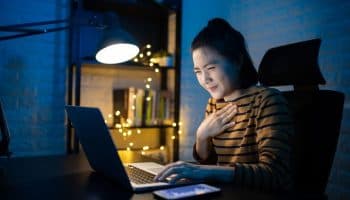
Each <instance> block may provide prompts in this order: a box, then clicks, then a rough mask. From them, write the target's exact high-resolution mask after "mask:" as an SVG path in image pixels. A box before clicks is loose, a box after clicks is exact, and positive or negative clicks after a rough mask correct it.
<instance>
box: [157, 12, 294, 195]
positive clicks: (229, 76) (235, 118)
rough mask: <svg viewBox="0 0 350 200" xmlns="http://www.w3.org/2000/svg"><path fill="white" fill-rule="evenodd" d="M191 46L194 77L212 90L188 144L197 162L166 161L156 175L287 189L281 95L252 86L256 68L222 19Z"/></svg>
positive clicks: (286, 124) (287, 124)
mask: <svg viewBox="0 0 350 200" xmlns="http://www.w3.org/2000/svg"><path fill="white" fill-rule="evenodd" d="M191 50H192V58H193V63H194V72H195V74H196V77H197V80H198V82H199V84H200V85H201V86H202V87H203V88H204V89H205V90H207V91H208V92H209V94H210V95H211V98H210V99H209V101H208V104H207V108H206V115H205V119H204V120H203V121H202V123H201V124H200V126H199V127H198V129H197V132H196V143H195V144H194V148H193V155H194V158H195V159H196V160H197V161H198V162H199V163H200V165H195V164H191V163H186V162H182V161H179V162H176V163H172V164H169V165H168V166H167V167H166V169H165V170H163V171H162V172H161V173H160V174H159V175H157V176H156V180H160V181H164V180H165V179H168V180H169V179H170V183H175V182H178V181H181V180H184V179H191V180H206V181H220V182H231V183H233V184H236V185H238V186H243V187H250V188H256V189H264V190H271V189H273V190H275V189H278V190H289V189H290V188H291V183H292V181H291V166H290V154H291V148H290V140H291V137H292V134H293V131H292V130H293V128H292V123H291V120H290V118H289V115H288V111H287V105H286V101H285V99H284V98H283V97H282V95H281V94H280V92H279V91H278V90H276V89H272V88H265V87H259V86H256V83H257V72H256V70H255V68H254V66H253V64H252V61H251V59H250V56H249V54H248V52H247V50H246V47H245V42H244V38H243V36H242V35H241V33H240V32H238V31H236V30H235V29H234V28H232V27H231V26H230V25H229V24H228V23H227V22H226V21H225V20H223V19H218V18H216V19H212V20H210V21H209V23H208V25H207V26H206V27H205V28H204V29H203V30H201V31H200V32H199V33H198V35H197V36H196V37H195V38H194V40H193V42H192V46H191Z"/></svg>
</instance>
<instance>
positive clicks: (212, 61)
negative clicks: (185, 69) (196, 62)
mask: <svg viewBox="0 0 350 200" xmlns="http://www.w3.org/2000/svg"><path fill="white" fill-rule="evenodd" d="M218 63H219V61H218V60H217V59H215V60H211V61H209V62H208V63H206V64H205V65H203V66H202V67H196V66H194V68H193V69H194V70H200V69H201V68H206V67H208V66H209V65H215V64H218Z"/></svg>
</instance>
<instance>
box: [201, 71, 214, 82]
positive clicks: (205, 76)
mask: <svg viewBox="0 0 350 200" xmlns="http://www.w3.org/2000/svg"><path fill="white" fill-rule="evenodd" d="M211 81H212V78H211V76H210V74H209V73H208V72H204V73H203V82H204V83H210V82H211Z"/></svg>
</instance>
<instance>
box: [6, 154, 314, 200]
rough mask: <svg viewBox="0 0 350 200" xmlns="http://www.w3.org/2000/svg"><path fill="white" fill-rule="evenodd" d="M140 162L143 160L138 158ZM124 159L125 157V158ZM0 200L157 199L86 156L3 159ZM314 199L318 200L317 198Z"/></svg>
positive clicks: (240, 193) (237, 192)
mask: <svg viewBox="0 0 350 200" xmlns="http://www.w3.org/2000/svg"><path fill="white" fill-rule="evenodd" d="M135 158H136V160H138V159H142V158H139V157H137V155H136V157H135ZM122 159H123V158H122ZM1 166H2V167H4V169H5V175H4V176H3V177H0V199H1V200H3V199H11V200H12V199H25V200H28V199H50V200H51V199H60V200H66V199H74V200H77V199H88V200H100V199H117V200H123V199H135V200H139V199H140V200H141V199H142V200H144V199H154V197H153V195H152V193H151V192H148V193H142V194H134V193H132V192H129V191H125V190H124V189H123V188H121V187H119V186H118V184H116V183H115V182H113V181H111V180H110V179H108V178H106V177H103V176H101V175H100V174H97V173H95V172H93V170H91V168H90V166H89V164H88V161H87V160H86V158H85V156H84V155H83V154H79V155H68V156H45V157H29V158H12V159H10V160H7V159H1V160H0V167H1ZM215 185H216V184H215ZM216 186H218V187H220V188H221V189H222V193H221V195H220V196H218V197H217V198H215V199H230V200H235V199H310V198H309V197H308V196H306V198H304V197H305V196H303V197H302V196H300V195H299V194H266V193H261V192H254V191H248V190H242V189H239V188H234V187H232V185H230V184H218V185H216ZM312 199H318V198H315V197H313V198H312Z"/></svg>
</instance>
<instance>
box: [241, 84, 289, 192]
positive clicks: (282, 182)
mask: <svg viewBox="0 0 350 200" xmlns="http://www.w3.org/2000/svg"><path fill="white" fill-rule="evenodd" d="M255 123H256V134H257V145H258V159H259V162H258V163H254V164H247V163H236V164H235V169H236V170H235V179H234V182H235V183H236V184H238V185H240V186H247V187H251V188H257V189H261V190H290V189H291V187H292V178H291V177H292V176H291V163H290V157H291V139H292V135H293V125H292V121H291V118H290V116H289V113H288V107H287V102H286V100H285V99H284V97H283V96H282V95H281V93H280V92H279V91H277V90H274V89H273V90H271V91H270V92H268V94H264V95H262V96H261V102H260V105H259V110H258V112H257V116H256V119H255Z"/></svg>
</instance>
